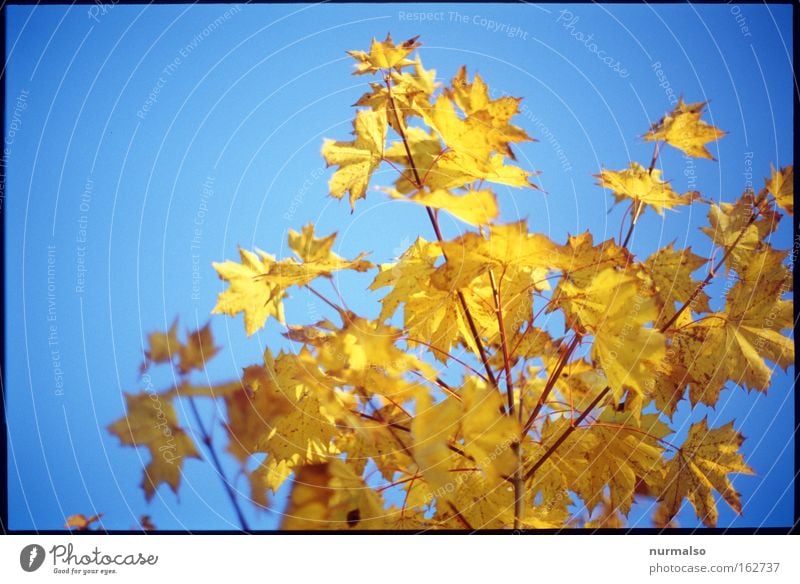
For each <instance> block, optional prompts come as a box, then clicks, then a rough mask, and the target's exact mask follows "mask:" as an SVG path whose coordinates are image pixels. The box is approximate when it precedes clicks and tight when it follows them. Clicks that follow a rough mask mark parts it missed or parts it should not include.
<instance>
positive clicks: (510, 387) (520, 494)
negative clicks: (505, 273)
mask: <svg viewBox="0 0 800 584" xmlns="http://www.w3.org/2000/svg"><path fill="white" fill-rule="evenodd" d="M501 277H502V276H501ZM489 282H490V284H491V286H492V295H493V296H494V305H495V313H496V314H497V327H498V329H499V330H500V345H501V347H502V350H503V369H504V370H505V376H506V397H507V399H508V415H509V416H510V417H512V418H513V417H514V380H513V379H512V378H511V359H510V357H509V354H508V341H507V339H506V325H505V322H504V321H503V302H502V300H501V298H500V287H499V286H498V285H497V282H496V281H495V278H494V272H493V271H492V270H491V269H490V270H489ZM519 421H520V423H522V393H520V398H519ZM524 435H525V433H524V432H523V433H522V434H521V435H520V440H521V438H522V436H524ZM520 440H517V441H515V442H513V443H512V444H511V451H512V452H513V453H514V458H515V459H516V462H517V465H516V469H515V470H514V477H513V479H512V481H511V482H512V484H513V486H514V529H519V528H520V527H521V524H522V515H523V513H524V510H523V503H524V500H525V482H524V481H523V480H522V457H521V456H520Z"/></svg>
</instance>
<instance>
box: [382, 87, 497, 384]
mask: <svg viewBox="0 0 800 584" xmlns="http://www.w3.org/2000/svg"><path fill="white" fill-rule="evenodd" d="M384 81H385V83H386V90H387V92H388V94H387V97H388V100H389V106H390V107H391V108H392V113H393V114H394V119H395V121H396V122H397V133H398V135H399V136H400V139H401V140H402V142H403V148H404V149H405V151H406V158H407V159H408V166H409V167H410V168H411V172H412V173H413V175H414V180H415V182H416V184H415V185H414V186H415V187H416V188H417V189H421V188H422V185H423V184H424V182H423V180H422V178H421V177H420V175H419V171H418V170H417V165H416V164H415V163H414V157H413V155H412V154H411V145H410V144H409V143H408V137H407V136H406V133H405V131H404V130H403V123H402V122H401V121H400V115H399V114H398V113H397V105H396V104H395V102H394V97H392V83H391V80H390V77H389V76H388V75H387V76H386V77H384ZM425 210H426V211H427V212H428V219H429V220H430V222H431V226H432V227H433V232H434V233H435V234H436V239H437V240H438V241H439V243H443V242H444V237H443V236H442V230H441V229H440V228H439V221H438V220H437V219H436V215H435V214H434V212H433V209H431V208H430V207H425ZM442 255H443V256H444V259H445V261H448V258H447V254H446V253H445V252H444V249H443V250H442ZM456 295H457V296H458V301H459V303H460V304H461V309H462V310H463V311H464V316H465V318H466V319H467V325H468V326H469V330H470V333H471V334H472V339H473V340H474V341H475V346H476V347H477V348H478V354H479V356H480V358H481V362H482V363H483V368H484V369H485V370H486V376H487V377H488V379H489V381H490V382H491V384H492V385H493V386H494V387H495V388H497V378H496V377H495V375H494V371H492V368H491V366H490V365H489V358H488V356H487V355H486V350H485V349H484V347H483V342H482V341H481V336H480V333H478V327H477V326H475V320H474V319H473V318H472V313H471V312H470V310H469V306H468V305H467V299H466V297H465V296H464V293H463V292H462V291H461V290H457V291H456Z"/></svg>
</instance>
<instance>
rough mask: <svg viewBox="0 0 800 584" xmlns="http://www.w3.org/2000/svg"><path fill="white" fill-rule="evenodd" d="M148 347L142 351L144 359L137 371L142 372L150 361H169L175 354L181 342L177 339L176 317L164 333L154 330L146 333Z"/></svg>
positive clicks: (179, 348) (180, 346)
mask: <svg viewBox="0 0 800 584" xmlns="http://www.w3.org/2000/svg"><path fill="white" fill-rule="evenodd" d="M147 343H148V345H149V347H150V348H149V349H147V350H146V351H145V353H144V361H143V362H142V365H141V366H140V367H139V372H140V373H144V372H145V371H147V368H148V367H149V366H150V364H151V363H170V362H172V360H173V358H174V357H175V355H177V354H178V353H179V352H180V350H181V348H182V346H183V345H182V344H181V343H180V341H178V319H177V318H176V319H175V320H174V321H173V322H172V325H170V327H169V330H168V331H167V332H166V333H163V332H161V331H155V332H152V333H150V334H149V335H147Z"/></svg>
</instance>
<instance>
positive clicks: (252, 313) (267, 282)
mask: <svg viewBox="0 0 800 584" xmlns="http://www.w3.org/2000/svg"><path fill="white" fill-rule="evenodd" d="M335 239H336V234H335V233H334V234H331V235H329V236H327V237H324V238H317V237H316V236H315V234H314V226H313V225H311V224H309V225H307V226H306V227H304V228H303V231H302V233H297V232H295V231H290V232H289V247H290V249H291V250H292V251H293V252H294V253H295V255H296V256H297V259H295V258H291V257H290V258H286V259H284V260H280V261H278V260H276V259H275V257H274V256H272V255H270V254H268V253H266V252H264V251H261V250H257V251H256V253H253V252H250V251H247V250H245V249H241V248H240V249H239V255H240V256H241V263H237V262H234V261H227V262H223V263H216V262H215V263H214V268H215V269H216V270H217V274H219V277H220V279H222V280H224V281H226V282H228V283H229V284H230V286H229V287H228V289H227V290H225V291H224V292H222V293H220V295H219V299H218V300H217V305H216V306H215V307H214V311H213V312H214V313H216V314H227V315H229V316H236V315H237V314H239V313H240V312H243V313H244V323H245V329H246V330H247V334H248V335H252V334H253V333H255V332H256V331H258V330H259V329H260V328H262V327H263V326H264V323H265V322H266V321H267V318H269V317H270V316H272V317H273V318H275V319H277V320H278V321H279V322H280V323H281V324H283V323H284V313H283V300H284V298H286V296H287V292H286V290H287V289H288V288H291V287H292V286H305V285H307V284H309V283H311V282H312V281H314V280H316V279H317V278H319V277H330V276H331V274H333V273H334V272H337V271H339V270H355V271H357V272H363V271H366V270H369V269H370V268H371V267H372V264H371V263H369V262H368V261H366V260H364V259H363V258H364V256H365V255H366V254H361V255H359V256H358V257H357V258H355V259H353V260H345V259H343V258H341V257H340V256H338V255H337V254H335V253H334V252H333V251H332V247H333V244H334V241H335ZM298 260H299V261H298Z"/></svg>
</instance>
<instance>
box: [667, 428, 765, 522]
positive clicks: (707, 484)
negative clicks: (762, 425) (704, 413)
mask: <svg viewBox="0 0 800 584" xmlns="http://www.w3.org/2000/svg"><path fill="white" fill-rule="evenodd" d="M742 442H744V437H743V436H742V435H741V434H740V433H738V432H737V431H736V430H734V429H733V422H729V423H727V424H725V425H724V426H721V427H719V428H715V429H709V427H708V423H707V420H706V419H705V418H703V420H701V421H700V422H697V423H696V424H692V427H691V428H690V429H689V435H688V436H687V438H686V441H685V442H684V443H683V445H682V446H681V448H680V449H679V450H678V452H677V453H676V454H675V456H674V457H673V458H672V459H671V460H670V461H669V462H668V463H667V470H666V477H665V479H664V489H663V491H662V492H661V495H660V497H659V501H661V502H662V503H663V504H664V507H665V509H664V517H663V519H664V520H665V522H667V523H668V522H669V521H670V520H672V518H673V517H675V515H677V513H678V511H680V508H681V504H682V503H683V500H684V498H686V499H688V500H689V502H690V503H691V504H692V506H693V507H694V509H695V512H696V514H697V518H698V519H700V520H701V521H702V522H703V524H704V525H705V526H706V527H716V525H717V519H718V517H719V513H718V512H717V504H716V502H715V501H714V495H713V492H712V491H714V490H716V491H717V492H718V493H719V494H720V495H722V498H723V499H725V501H726V502H727V503H728V505H730V506H731V508H732V509H733V510H734V511H736V512H737V513H741V512H742V503H741V499H740V497H739V493H737V492H736V490H735V489H734V488H733V485H732V484H731V482H730V479H728V475H729V474H731V473H739V474H753V470H752V469H751V468H750V467H749V466H747V464H745V461H744V457H743V456H742V455H741V454H740V453H739V447H740V446H741V445H742Z"/></svg>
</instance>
